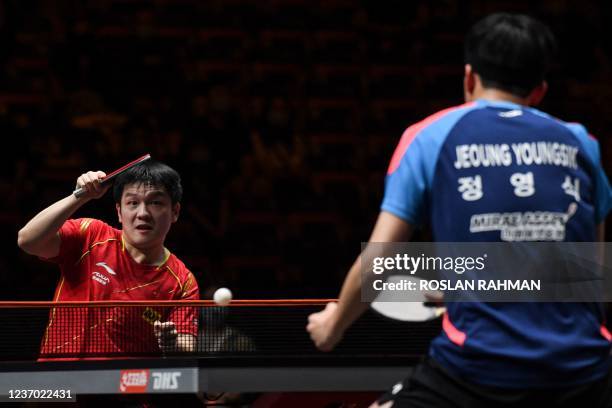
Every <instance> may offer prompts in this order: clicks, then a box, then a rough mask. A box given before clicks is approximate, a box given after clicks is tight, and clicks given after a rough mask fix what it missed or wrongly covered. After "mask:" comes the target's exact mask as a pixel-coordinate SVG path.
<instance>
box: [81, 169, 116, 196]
mask: <svg viewBox="0 0 612 408" xmlns="http://www.w3.org/2000/svg"><path fill="white" fill-rule="evenodd" d="M104 177H106V173H104V172H103V171H88V172H87V173H84V174H81V176H80V177H79V178H78V179H77V182H76V188H77V189H79V188H81V189H83V194H82V195H81V198H89V199H92V198H93V199H96V198H100V197H102V196H103V195H104V194H105V193H106V192H107V191H108V189H109V188H110V184H109V185H106V186H103V185H101V184H100V182H101V181H102V179H103V178H104Z"/></svg>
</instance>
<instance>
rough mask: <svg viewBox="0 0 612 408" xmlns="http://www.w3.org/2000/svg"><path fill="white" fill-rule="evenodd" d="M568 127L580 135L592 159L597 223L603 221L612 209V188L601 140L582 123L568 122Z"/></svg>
mask: <svg viewBox="0 0 612 408" xmlns="http://www.w3.org/2000/svg"><path fill="white" fill-rule="evenodd" d="M568 127H569V128H570V129H571V130H572V132H574V134H576V135H577V136H578V139H579V140H580V141H581V142H582V145H583V146H584V148H585V150H586V152H587V155H588V156H589V158H590V159H591V161H592V165H593V177H594V180H593V181H594V184H595V201H594V206H595V222H596V223H597V224H599V223H601V222H603V221H604V220H605V218H606V216H607V215H608V213H609V212H610V209H612V189H611V188H610V182H609V180H608V177H607V176H606V173H605V171H604V169H603V167H602V165H601V154H600V150H599V142H598V141H597V139H595V138H594V137H593V136H591V135H589V134H588V132H587V130H586V129H585V128H584V127H583V126H582V125H580V124H577V123H572V124H568Z"/></svg>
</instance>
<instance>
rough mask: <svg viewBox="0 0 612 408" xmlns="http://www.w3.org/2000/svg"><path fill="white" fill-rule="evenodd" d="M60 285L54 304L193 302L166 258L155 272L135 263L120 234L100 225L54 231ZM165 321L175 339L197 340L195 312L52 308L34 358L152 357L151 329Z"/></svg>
mask: <svg viewBox="0 0 612 408" xmlns="http://www.w3.org/2000/svg"><path fill="white" fill-rule="evenodd" d="M59 235H60V238H61V241H62V243H61V246H60V253H59V254H58V256H57V257H55V258H53V259H49V261H51V262H55V263H58V264H59V266H60V269H61V278H60V281H59V284H58V286H57V289H56V291H55V296H54V301H99V300H114V301H123V300H126V301H127V300H160V301H163V300H197V299H199V290H198V284H197V282H196V280H195V278H194V276H193V274H192V273H191V272H190V271H189V269H187V267H186V266H185V265H184V264H183V263H182V262H181V261H180V260H179V259H178V258H177V257H176V256H174V255H173V254H171V253H168V255H167V257H166V259H165V260H164V262H163V263H162V264H161V265H143V264H139V263H137V262H136V261H135V260H134V259H133V258H132V257H131V255H130V254H129V253H128V252H127V250H126V248H125V243H124V241H123V237H122V233H121V231H120V230H117V229H115V228H113V227H111V226H109V225H107V224H105V223H103V222H101V221H99V220H95V219H90V218H83V219H76V220H68V221H66V222H65V223H64V225H63V226H62V228H61V229H60V231H59ZM156 320H159V321H161V322H164V321H172V322H174V323H175V325H176V329H177V332H178V333H184V334H192V335H194V336H196V335H197V331H198V322H197V308H194V307H143V306H122V307H90V308H82V307H80V308H79V307H75V308H65V307H62V308H54V309H53V310H52V311H51V313H50V316H49V324H48V326H47V330H46V333H45V336H44V338H43V342H42V346H41V357H43V358H44V357H46V356H48V357H52V358H53V357H76V358H78V357H83V356H95V355H96V354H97V355H112V354H122V355H125V354H129V353H134V354H141V353H145V354H146V353H159V346H158V344H157V341H156V339H155V336H154V334H153V322H155V321H156Z"/></svg>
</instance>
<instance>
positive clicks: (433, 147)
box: [387, 102, 480, 174]
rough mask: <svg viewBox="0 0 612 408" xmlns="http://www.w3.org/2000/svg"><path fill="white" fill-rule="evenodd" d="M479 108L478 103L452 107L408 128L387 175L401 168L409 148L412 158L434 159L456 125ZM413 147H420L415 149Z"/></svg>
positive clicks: (394, 154)
mask: <svg viewBox="0 0 612 408" xmlns="http://www.w3.org/2000/svg"><path fill="white" fill-rule="evenodd" d="M479 108H480V107H479V106H478V104H477V103H476V102H468V103H464V104H462V105H456V106H451V107H450V108H446V109H442V110H440V111H437V112H436V113H434V114H431V115H429V116H427V117H426V118H425V119H423V120H421V121H419V122H416V123H414V124H413V125H411V126H409V127H408V128H406V130H404V132H403V133H402V137H401V138H400V141H399V143H398V145H397V147H396V148H395V152H394V153H393V156H392V158H391V162H390V163H389V168H388V170H387V173H388V174H391V173H394V172H395V170H397V169H398V168H399V167H400V165H401V163H402V160H403V158H404V157H405V156H406V152H407V151H408V149H409V148H411V153H410V156H411V157H434V156H435V155H436V152H437V151H438V149H439V147H440V145H441V144H442V143H443V141H444V140H445V138H446V136H447V135H448V134H449V133H450V131H451V130H452V129H453V127H454V126H455V124H456V123H457V122H458V121H459V120H460V119H461V118H462V117H464V116H465V115H466V114H467V113H469V112H471V111H473V110H475V109H479ZM411 146H418V147H417V148H416V149H413V148H412V147H411Z"/></svg>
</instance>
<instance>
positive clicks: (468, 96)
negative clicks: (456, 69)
mask: <svg viewBox="0 0 612 408" xmlns="http://www.w3.org/2000/svg"><path fill="white" fill-rule="evenodd" d="M474 88H476V77H475V76H474V70H473V69H472V66H471V65H470V64H465V67H464V74H463V97H464V99H465V101H466V102H470V101H472V100H473V99H474Z"/></svg>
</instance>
